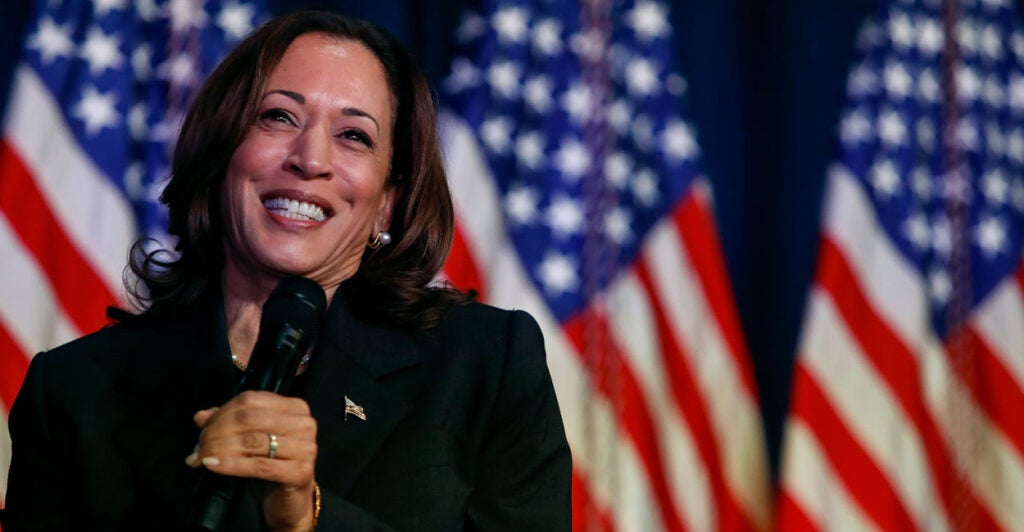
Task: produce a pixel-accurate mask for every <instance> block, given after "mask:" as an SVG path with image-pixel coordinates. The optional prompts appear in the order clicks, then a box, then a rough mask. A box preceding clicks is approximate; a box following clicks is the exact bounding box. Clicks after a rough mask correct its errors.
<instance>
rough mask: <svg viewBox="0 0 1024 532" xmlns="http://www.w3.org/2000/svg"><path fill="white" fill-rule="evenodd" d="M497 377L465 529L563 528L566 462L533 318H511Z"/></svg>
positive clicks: (567, 523) (567, 505)
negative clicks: (499, 375) (494, 397)
mask: <svg viewBox="0 0 1024 532" xmlns="http://www.w3.org/2000/svg"><path fill="white" fill-rule="evenodd" d="M507 339H508V340H507V349H506V352H505V355H504V361H503V368H502V376H501V381H500V385H499V390H498V397H497V399H496V402H495V405H494V410H493V412H492V414H491V416H490V419H489V421H488V423H487V427H486V428H485V434H484V439H483V444H482V449H481V454H480V458H479V460H480V461H479V469H478V476H477V485H476V488H475V489H474V491H473V493H472V495H471V496H470V500H469V506H468V516H467V517H468V520H469V523H468V526H467V529H469V530H488V531H493V530H569V529H570V528H571V525H572V504H571V496H570V492H571V484H572V480H571V479H572V457H571V456H570V452H569V444H568V442H567V441H566V439H565V429H564V427H563V426H562V417H561V414H560V413H559V410H558V401H557V399H556V397H555V390H554V386H553V385H552V383H551V375H550V374H549V372H548V368H547V363H546V361H545V354H544V338H543V336H542V334H541V331H540V327H539V326H538V325H537V322H536V321H534V319H533V317H531V316H530V315H529V314H527V313H525V312H522V311H515V312H512V313H511V314H510V317H509V327H508V336H507Z"/></svg>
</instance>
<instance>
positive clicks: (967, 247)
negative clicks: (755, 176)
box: [778, 0, 1024, 531]
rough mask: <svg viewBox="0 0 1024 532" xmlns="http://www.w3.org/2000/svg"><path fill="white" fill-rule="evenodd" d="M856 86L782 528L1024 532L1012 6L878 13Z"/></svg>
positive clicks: (1020, 67)
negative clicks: (1006, 531) (1001, 531)
mask: <svg viewBox="0 0 1024 532" xmlns="http://www.w3.org/2000/svg"><path fill="white" fill-rule="evenodd" d="M847 91H848V103H847V105H846V108H845V110H844V114H843V116H842V119H841V123H840V126H839V140H840V150H839V151H840V153H839V156H838V160H837V161H836V162H835V163H834V165H833V167H832V168H831V170H830V172H829V175H828V193H827V198H826V205H825V213H824V221H823V227H822V230H821V242H820V255H819V263H818V272H817V275H816V281H815V284H814V288H813V290H812V293H811V295H810V298H809V306H808V310H807V315H806V316H807V317H806V321H805V324H804V331H803V334H802V338H801V341H800V346H799V353H798V362H797V366H796V369H795V373H794V379H793V382H794V386H793V395H792V399H791V408H790V416H789V421H788V423H787V428H786V434H785V443H784V452H783V458H782V475H781V481H780V483H781V495H780V498H779V500H780V506H779V521H778V524H779V529H780V530H832V529H842V530H869V529H870V530H901V531H903V530H1024V415H1021V407H1022V405H1024V263H1022V241H1024V33H1022V31H1021V19H1020V13H1018V11H1017V9H1016V5H1015V2H1014V1H1013V0H961V1H960V2H955V1H945V2H940V1H939V0H916V1H914V0H902V1H887V2H882V3H881V5H880V6H879V8H878V11H877V13H876V14H875V15H874V16H873V17H872V18H871V19H870V20H869V21H868V23H867V24H866V25H865V27H864V28H863V29H862V32H861V34H860V43H859V60H858V62H857V63H856V65H855V66H854V68H853V69H852V71H851V73H850V76H849V79H848V88H847Z"/></svg>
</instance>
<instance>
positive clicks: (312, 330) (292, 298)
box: [260, 276, 327, 338]
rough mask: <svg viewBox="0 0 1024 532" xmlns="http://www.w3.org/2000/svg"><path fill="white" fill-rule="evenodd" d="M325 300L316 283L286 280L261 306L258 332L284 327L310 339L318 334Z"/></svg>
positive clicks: (291, 278) (283, 280)
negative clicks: (281, 325) (286, 325)
mask: <svg viewBox="0 0 1024 532" xmlns="http://www.w3.org/2000/svg"><path fill="white" fill-rule="evenodd" d="M326 309H327V296H326V295H325V294H324V290H323V288H320V285H319V284H317V282H316V281H313V280H311V279H307V278H305V277H298V276H293V277H285V278H284V279H281V282H279V283H278V284H277V287H276V288H274V291H273V292H271V293H270V297H269V298H267V301H266V302H265V303H264V304H263V316H262V318H261V319H260V328H261V329H263V328H264V326H265V325H266V326H269V325H272V324H273V325H278V324H282V323H287V324H288V325H289V326H291V327H293V328H295V329H298V330H300V331H302V332H303V333H304V334H306V335H309V336H310V337H312V338H316V337H317V336H318V335H319V334H320V328H321V327H322V326H323V321H324V313H325V311H326Z"/></svg>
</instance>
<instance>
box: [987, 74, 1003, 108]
mask: <svg viewBox="0 0 1024 532" xmlns="http://www.w3.org/2000/svg"><path fill="white" fill-rule="evenodd" d="M984 91H985V94H984V95H983V97H984V98H985V103H987V104H988V105H989V107H991V108H993V109H998V108H1000V107H1002V106H1003V104H1004V103H1005V102H1006V92H1004V91H1003V84H1002V83H1001V82H1000V81H999V77H998V76H996V75H995V74H993V75H991V76H989V77H988V79H987V80H985V89H984Z"/></svg>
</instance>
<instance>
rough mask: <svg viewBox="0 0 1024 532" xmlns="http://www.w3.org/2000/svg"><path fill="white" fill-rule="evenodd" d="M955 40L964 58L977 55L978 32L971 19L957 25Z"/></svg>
mask: <svg viewBox="0 0 1024 532" xmlns="http://www.w3.org/2000/svg"><path fill="white" fill-rule="evenodd" d="M956 29H957V32H956V33H957V40H958V41H959V42H960V52H961V53H962V54H963V56H964V57H966V56H969V55H975V54H977V53H978V30H977V28H976V27H975V25H974V22H973V21H972V20H971V19H965V20H961V21H960V23H959V24H957V28H956Z"/></svg>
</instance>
